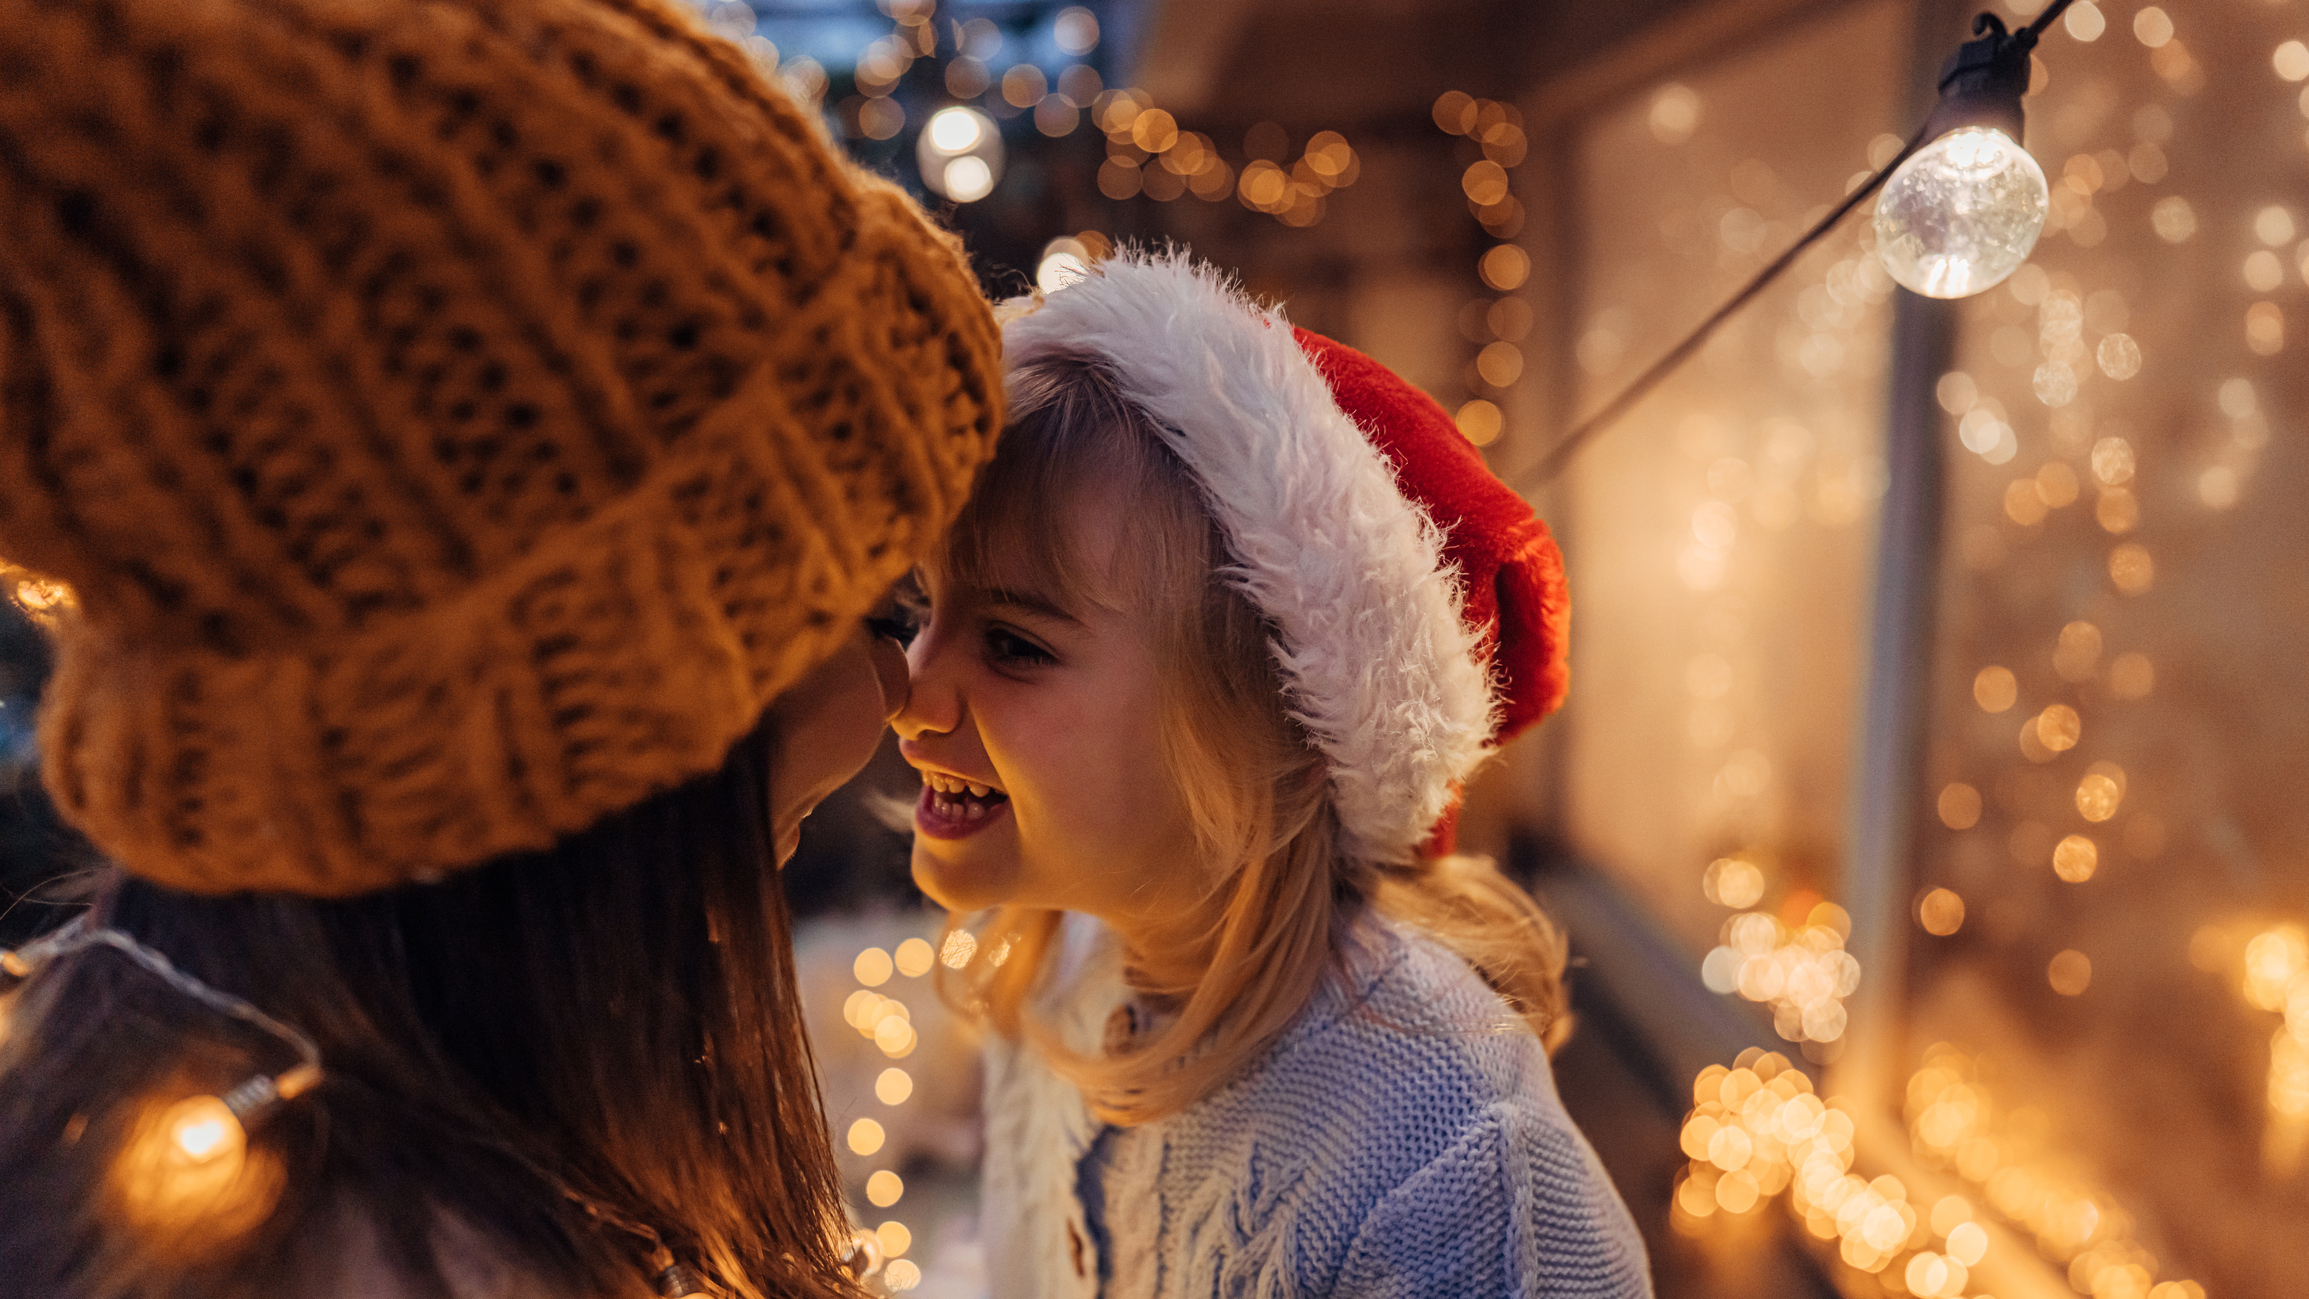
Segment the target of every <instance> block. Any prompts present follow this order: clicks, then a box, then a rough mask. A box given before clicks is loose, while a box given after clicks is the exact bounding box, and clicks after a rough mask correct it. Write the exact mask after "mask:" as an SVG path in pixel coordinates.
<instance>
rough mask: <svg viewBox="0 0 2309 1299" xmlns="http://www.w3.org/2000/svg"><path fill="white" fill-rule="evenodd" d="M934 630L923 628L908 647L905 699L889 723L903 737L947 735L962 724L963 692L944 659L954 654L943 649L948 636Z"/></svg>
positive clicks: (904, 738)
mask: <svg viewBox="0 0 2309 1299" xmlns="http://www.w3.org/2000/svg"><path fill="white" fill-rule="evenodd" d="M934 630H935V629H933V628H924V629H923V631H922V634H920V635H918V636H916V637H915V638H914V643H913V644H912V645H911V646H909V647H907V650H906V666H907V669H908V688H907V692H906V696H905V702H904V703H902V704H901V705H900V706H899V707H898V709H897V711H896V712H894V713H893V714H891V717H890V726H891V728H892V729H894V730H896V731H897V732H898V738H899V739H901V740H914V739H920V738H921V737H923V736H925V735H944V734H947V733H948V732H951V731H952V730H954V728H955V727H957V726H959V725H961V724H962V692H961V691H960V690H959V689H958V688H957V686H956V683H955V681H954V679H953V676H952V674H951V673H949V672H947V671H946V670H944V662H945V660H947V659H949V658H950V657H951V656H950V655H947V654H943V653H941V652H940V648H941V643H942V642H943V641H944V640H945V639H946V638H945V637H943V636H939V635H935V634H933V632H934Z"/></svg>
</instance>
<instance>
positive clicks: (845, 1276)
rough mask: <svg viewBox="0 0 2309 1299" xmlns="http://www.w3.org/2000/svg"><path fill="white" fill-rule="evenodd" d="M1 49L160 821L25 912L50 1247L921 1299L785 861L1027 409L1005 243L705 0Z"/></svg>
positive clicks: (185, 1269) (88, 693)
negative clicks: (894, 1265) (854, 1121)
mask: <svg viewBox="0 0 2309 1299" xmlns="http://www.w3.org/2000/svg"><path fill="white" fill-rule="evenodd" d="M0 68H4V69H6V71H5V73H0V230H4V231H6V234H5V236H4V237H0V555H4V556H6V558H7V560H8V561H10V562H11V563H20V564H22V565H24V566H25V567H27V568H30V569H33V570H35V571H37V572H39V573H41V574H43V575H44V576H47V577H51V578H54V579H56V580H58V581H60V582H63V583H65V584H68V585H69V586H70V587H71V588H72V589H73V590H74V591H75V592H76V593H77V596H78V600H77V611H76V612H74V613H72V614H71V615H70V616H67V617H64V618H63V619H61V620H60V621H59V623H58V625H57V636H58V663H57V671H56V675H55V676H54V677H53V678H52V679H51V681H50V682H49V684H48V686H47V691H46V697H45V699H44V701H43V704H42V708H43V713H42V725H41V731H40V740H41V746H42V759H43V762H44V771H45V776H46V783H47V787H48V789H49V790H50V792H51V793H52V794H53V795H54V796H55V798H56V801H57V804H58V806H59V809H60V810H61V811H62V812H63V814H64V815H65V816H66V817H67V818H68V819H69V820H71V822H72V823H73V824H74V825H76V826H77V827H79V828H80V829H81V830H82V831H84V832H86V834H87V835H88V836H89V837H90V838H91V839H92V840H93V841H94V842H95V843H96V844H97V846H98V847H99V848H101V849H102V850H103V851H104V852H105V854H106V855H107V856H108V857H110V858H112V859H114V860H115V861H117V862H118V866H117V867H107V868H106V869H105V870H103V871H102V872H100V873H99V874H98V875H97V876H96V878H94V879H92V880H91V881H89V891H90V893H91V894H92V895H93V900H92V904H91V905H90V906H89V907H88V908H87V909H86V910H85V911H84V912H83V913H82V914H81V915H79V916H78V917H76V918H75V919H74V920H73V921H72V922H71V923H70V924H69V925H67V926H66V927H64V928H62V929H59V930H56V931H54V932H52V933H51V934H50V935H48V936H47V937H45V938H42V939H41V940H39V941H36V942H34V943H32V944H30V945H28V946H27V947H26V948H25V949H23V950H19V951H14V952H7V953H0V975H4V976H5V977H0V1188H4V1189H0V1294H5V1295H7V1296H10V1297H11V1299H15V1297H18V1296H22V1297H24V1299H33V1297H38V1299H65V1297H66V1296H69V1297H70V1299H245V1297H247V1296H255V1295H315V1296H357V1297H359V1299H420V1297H422V1299H561V1297H563V1296H567V1297H568V1299H631V1297H637V1296H646V1295H652V1294H655V1295H659V1296H664V1297H665V1299H674V1297H676V1296H684V1295H700V1294H710V1295H712V1296H714V1297H715V1299H770V1296H777V1297H778V1299H793V1297H796V1296H808V1297H811V1299H850V1297H854V1296H857V1295H858V1294H860V1286H859V1284H858V1283H857V1281H856V1279H855V1278H854V1277H853V1276H852V1275H851V1265H850V1264H847V1263H845V1255H846V1254H849V1255H851V1257H853V1258H855V1259H857V1260H858V1262H857V1266H860V1267H862V1266H864V1263H865V1262H866V1261H867V1257H868V1256H866V1255H865V1253H864V1252H863V1251H858V1252H856V1253H854V1254H853V1253H852V1251H850V1250H849V1248H848V1247H849V1246H850V1244H851V1239H850V1235H849V1228H848V1224H847V1222H846V1212H845V1208H844V1205H843V1202H842V1196H841V1186H840V1182H839V1180H838V1173H837V1169H836V1167H835V1164H834V1159H833V1152H832V1149H831V1146H830V1142H829V1140H828V1133H827V1130H826V1122H825V1116H824V1114H823V1112H822V1111H821V1108H820V1105H819V1101H818V1093H817V1085H816V1078H815V1076H814V1070H813V1069H812V1067H811V1063H810V1049H809V1044H808V1042H807V1040H806V1039H805V1038H804V1035H803V1025H802V1018H801V1008H800V1002H799V992H798V988H797V984H796V979H795V971H794V965H793V953H792V949H791V945H790V932H789V925H788V917H787V912H786V908H785V901H784V898H783V895H782V894H781V892H780V889H779V884H778V878H777V868H778V863H779V862H780V861H781V860H782V859H783V858H784V857H785V855H786V854H787V853H789V852H791V851H792V848H793V844H794V836H795V834H796V832H797V827H798V825H799V823H800V821H801V819H802V817H803V816H805V815H807V814H808V813H809V811H810V809H811V808H812V807H813V806H814V805H815V804H816V803H817V801H818V799H819V798H820V797H822V796H823V795H824V794H825V793H826V792H827V791H828V790H829V789H831V788H832V787H833V786H834V785H836V784H838V783H839V782H841V781H842V780H843V779H845V778H846V777H848V776H849V775H851V774H852V773H854V772H855V771H856V770H857V769H858V768H859V767H860V766H861V765H862V764H863V763H864V762H865V761H866V760H867V758H868V757H869V756H870V755H871V754H872V753H873V751H874V747H875V744H876V742H877V740H878V737H879V736H880V735H881V732H882V728H883V723H884V719H885V718H886V717H887V716H888V714H889V712H890V711H891V710H892V709H894V708H895V707H896V706H897V704H898V702H899V700H900V699H901V698H902V697H903V695H904V692H905V681H906V678H905V663H904V658H903V654H902V652H901V651H900V650H899V648H898V647H897V645H895V644H894V643H892V644H887V645H880V644H877V643H876V640H875V639H874V638H872V637H870V636H869V635H868V634H867V633H866V629H865V627H864V626H862V625H861V623H862V618H863V616H864V615H866V614H867V613H868V611H869V610H870V609H871V608H872V607H873V606H874V605H875V604H876V602H877V601H878V600H879V599H881V598H882V596H883V594H884V592H885V591H886V589H887V588H888V587H889V586H890V584H891V583H892V582H894V581H895V580H896V579H898V578H899V577H900V576H902V575H903V574H904V573H905V572H906V571H907V570H908V569H910V568H911V567H912V566H913V564H914V562H915V559H916V557H917V556H918V555H919V554H920V553H921V552H923V551H924V550H926V549H927V548H928V546H929V543H930V542H931V541H932V540H933V539H934V538H935V537H936V536H937V535H938V533H939V532H940V531H941V530H942V528H943V527H944V525H945V524H946V523H947V522H948V521H949V520H950V519H951V518H952V516H953V515H954V514H955V513H956V512H958V511H959V509H960V508H961V505H962V503H963V500H964V498H965V496H966V494H967V492H968V488H969V480H970V478H971V475H972V473H973V471H974V470H975V468H976V467H977V465H978V464H979V463H980V462H981V461H983V460H984V459H985V457H986V456H987V455H988V454H991V451H992V443H993V438H994V434H995V432H996V430H997V428H998V427H999V424H1000V417H999V415H998V414H997V413H996V412H997V410H998V403H999V400H1000V384H1001V367H1000V360H999V353H998V347H999V336H998V335H997V333H996V329H995V322H994V319H993V315H992V312H991V311H990V310H989V308H988V307H987V305H986V303H985V302H984V300H983V298H982V297H981V296H980V294H979V291H978V286H977V282H976V280H975V278H974V277H973V276H972V275H971V273H970V271H969V268H968V267H967V265H966V264H965V263H964V261H963V259H962V257H961V250H960V248H959V245H958V244H957V243H956V242H955V241H954V240H953V239H952V238H950V237H949V236H946V235H944V234H941V233H939V232H938V231H936V230H935V229H934V228H932V227H931V225H930V224H929V223H928V221H927V220H926V219H925V218H924V217H923V215H922V214H921V212H920V211H919V210H918V209H917V208H915V207H914V206H913V205H912V204H911V203H910V202H909V201H908V200H907V199H906V198H905V197H904V196H903V195H901V194H899V193H898V192H897V191H896V190H895V189H893V188H892V187H890V186H889V185H887V184H886V183H884V182H882V181H879V180H876V179H874V178H873V177H871V176H868V175H866V174H864V173H862V172H859V171H858V170H856V169H855V168H853V167H851V166H850V165H849V164H848V163H846V162H845V161H843V160H842V158H841V157H840V156H839V155H838V154H837V153H836V152H835V151H834V149H833V148H832V146H831V144H830V143H829V142H828V141H827V140H826V138H825V132H824V129H823V128H822V127H821V126H819V125H818V124H817V123H816V122H814V121H813V120H812V119H811V117H810V115H809V114H808V113H807V112H805V111H804V110H803V109H802V108H800V107H799V106H798V105H795V104H793V103H791V102H790V101H788V100H787V99H786V98H785V97H783V96H782V95H780V94H779V93H778V92H777V91H776V90H774V89H772V88H771V87H770V85H769V84H768V83H767V82H765V81H764V80H763V79H762V78H761V76H760V74H759V73H758V72H757V71H756V70H755V69H754V68H753V66H752V64H751V63H750V62H749V61H748V60H747V58H746V57H745V55H744V53H743V52H742V51H739V50H737V49H736V48H734V47H732V46H731V45H729V44H728V43H727V42H726V41H722V40H719V39H716V38H715V37H713V36H712V35H710V34H709V33H708V32H707V31H706V30H705V28H704V26H703V24H702V23H700V22H699V21H698V20H697V19H696V17H695V15H694V13H692V12H691V11H690V9H689V7H688V6H686V5H684V6H676V5H674V4H672V3H670V2H668V0H429V2H428V3H424V4H412V3H403V2H401V0H117V2H114V3H105V4H51V3H41V2H38V0H34V2H31V3H27V2H26V0H0ZM6 567H7V566H6V565H0V571H4V570H5V569H6Z"/></svg>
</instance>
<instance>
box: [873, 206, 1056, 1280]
mask: <svg viewBox="0 0 2309 1299" xmlns="http://www.w3.org/2000/svg"><path fill="white" fill-rule="evenodd" d="M1069 242H1073V241H1069ZM1086 251H1087V250H1086ZM977 947H978V944H977V940H976V939H975V938H974V937H973V936H972V935H971V934H970V933H969V931H967V930H963V929H952V930H949V931H947V933H946V934H945V935H944V937H943V938H942V939H941V940H940V943H939V945H938V946H933V945H932V944H931V942H930V941H929V940H928V939H925V938H919V937H916V938H908V939H906V940H905V941H903V942H901V943H899V944H898V945H897V947H896V949H895V952H890V951H885V950H884V949H882V948H880V947H868V948H864V949H862V950H861V951H860V952H859V953H858V955H857V957H856V958H855V959H854V960H853V961H852V962H851V970H850V972H851V974H852V975H853V976H854V977H855V978H856V979H857V981H858V983H859V984H860V985H861V986H859V987H858V988H856V989H854V990H852V991H851V993H850V994H849V996H848V997H847V998H846V999H845V1000H844V1001H843V1003H842V1018H843V1021H844V1022H846V1023H848V1024H849V1025H850V1026H851V1027H852V1028H854V1029H856V1030H857V1031H858V1032H859V1034H860V1035H862V1036H864V1037H866V1038H867V1039H869V1040H871V1041H872V1042H873V1043H874V1044H875V1046H876V1047H877V1048H878V1049H880V1050H881V1051H882V1052H883V1054H884V1055H886V1056H889V1057H891V1058H894V1059H895V1058H902V1057H904V1056H906V1055H908V1054H910V1053H911V1052H912V1051H913V1050H914V1049H915V1047H916V1045H917V1044H918V1043H919V1041H920V1039H919V1037H918V1036H917V1034H916V1032H915V1029H914V1025H913V1016H912V1012H910V1011H909V1010H908V1009H907V1007H906V1003H904V1002H903V1001H900V1000H898V999H897V998H895V997H890V996H885V995H883V994H882V993H880V992H877V991H875V989H876V988H879V987H882V986H885V985H887V984H888V983H889V982H890V979H891V978H892V976H893V975H895V976H898V977H902V978H908V979H918V978H922V977H923V976H925V975H927V974H929V973H930V972H931V971H932V970H933V969H934V968H936V967H937V966H938V965H940V964H944V965H946V966H948V967H949V968H952V969H961V968H964V967H965V966H967V965H968V964H969V963H970V960H971V957H972V956H973V955H975V953H976V951H977ZM913 1095H914V1077H913V1075H912V1074H909V1073H908V1072H907V1071H906V1070H904V1069H902V1068H899V1067H898V1066H896V1065H892V1066H890V1067H888V1068H885V1069H883V1070H882V1071H881V1072H880V1073H879V1074H878V1075H876V1076H875V1079H874V1099H875V1100H877V1101H879V1102H880V1103H882V1104H883V1105H886V1106H889V1107H891V1108H893V1109H895V1108H896V1107H898V1106H900V1105H904V1104H905V1103H906V1102H907V1101H908V1100H910V1099H912V1097H913ZM890 1136H891V1134H890V1130H889V1129H888V1128H887V1127H885V1126H884V1125H883V1123H882V1122H881V1121H879V1120H877V1119H872V1118H865V1117H860V1118H856V1119H853V1120H852V1121H851V1123H850V1125H849V1127H848V1128H847V1129H846V1130H845V1131H844V1133H843V1138H842V1139H843V1144H845V1145H846V1146H848V1147H849V1149H850V1151H851V1153H853V1154H856V1155H859V1156H863V1157H869V1158H871V1157H873V1156H876V1155H881V1154H883V1153H884V1152H885V1151H886V1150H887V1149H888V1148H889V1146H890ZM862 1189H863V1193H864V1198H865V1201H866V1203H867V1204H869V1205H871V1206H872V1207H874V1208H876V1209H888V1208H891V1207H893V1206H895V1205H897V1204H898V1203H899V1202H900V1201H901V1200H903V1199H904V1198H905V1196H906V1189H907V1188H906V1181H905V1179H904V1178H903V1177H901V1176H900V1175H899V1173H898V1172H897V1171H896V1170H895V1169H891V1168H876V1169H874V1170H872V1171H871V1172H869V1173H868V1174H867V1175H866V1180H865V1184H864V1186H863V1188H862ZM913 1242H914V1235H913V1231H912V1229H911V1228H909V1227H908V1226H907V1225H906V1224H905V1223H904V1222H902V1221H898V1220H896V1219H890V1220H886V1221H884V1222H882V1223H881V1224H880V1225H878V1226H875V1227H871V1228H868V1227H859V1228H857V1229H856V1230H855V1231H854V1232H853V1233H852V1236H851V1244H850V1255H849V1267H850V1270H851V1273H852V1275H854V1276H856V1277H858V1278H859V1279H861V1280H866V1279H870V1278H871V1279H878V1281H879V1284H880V1287H881V1290H882V1291H884V1292H887V1293H893V1294H895V1293H898V1292H901V1291H906V1290H911V1289H913V1288H915V1287H916V1286H918V1285H920V1284H921V1283H922V1280H923V1274H922V1269H921V1267H920V1266H919V1265H917V1264H915V1263H914V1262H912V1261H910V1260H908V1259H905V1258H902V1257H900V1256H901V1255H903V1254H905V1253H907V1252H908V1251H909V1250H911V1249H912V1248H913Z"/></svg>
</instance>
